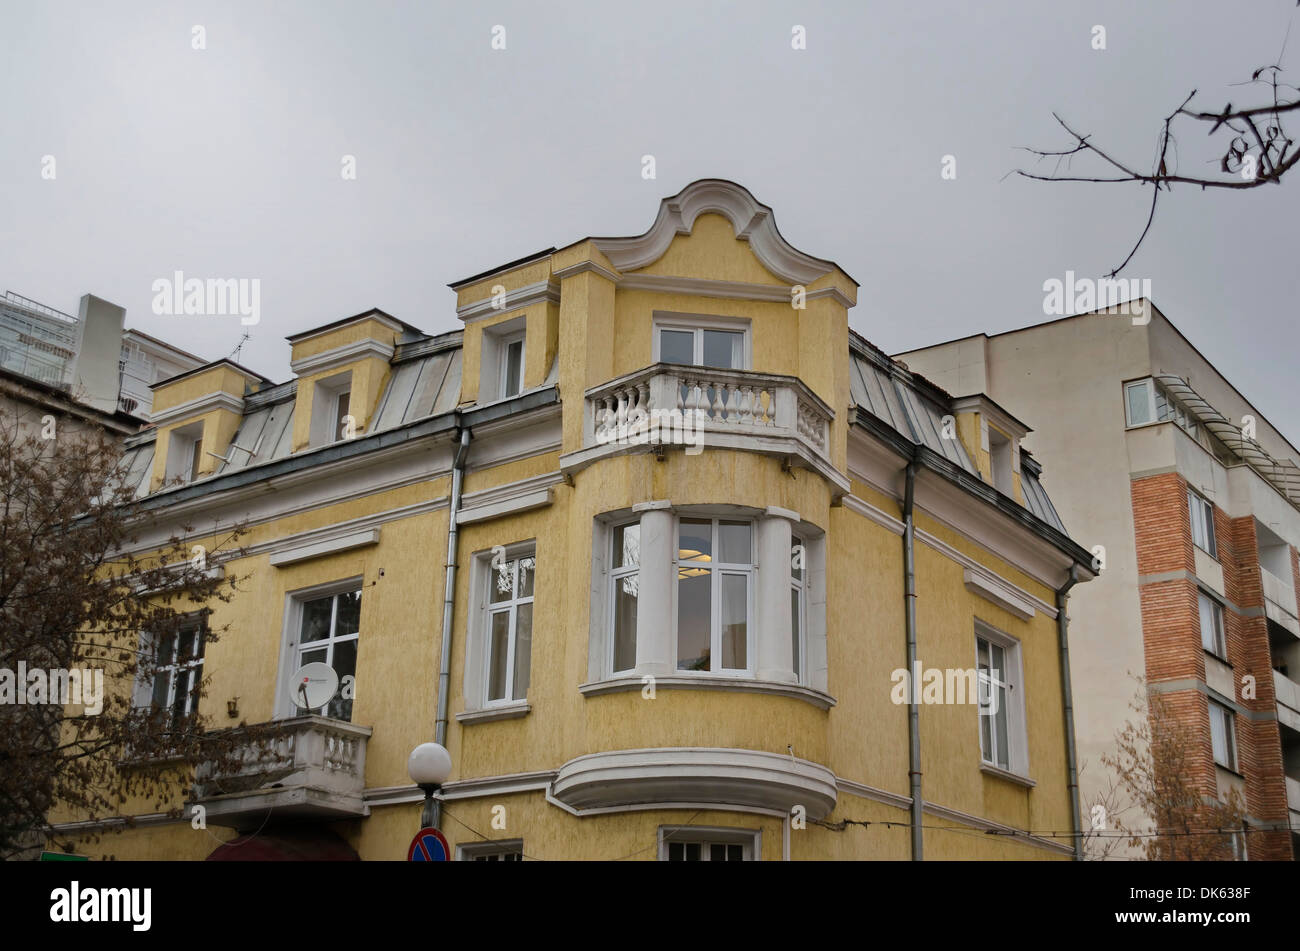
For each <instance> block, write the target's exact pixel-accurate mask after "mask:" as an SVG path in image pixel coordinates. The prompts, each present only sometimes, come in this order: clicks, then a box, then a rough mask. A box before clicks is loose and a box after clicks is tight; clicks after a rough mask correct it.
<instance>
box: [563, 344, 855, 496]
mask: <svg viewBox="0 0 1300 951" xmlns="http://www.w3.org/2000/svg"><path fill="white" fill-rule="evenodd" d="M834 418H835V411H834V410H832V409H831V408H830V406H828V405H827V404H826V403H825V402H824V401H823V400H822V399H821V398H820V397H818V396H817V395H816V394H815V393H813V391H812V390H810V389H809V388H808V387H807V386H806V385H805V384H804V383H803V381H802V380H799V379H798V378H796V377H791V376H781V375H778V374H772V373H755V372H752V371H748V370H723V369H715V368H711V367H697V366H682V365H678V364H669V363H657V364H654V365H653V366H649V367H646V368H645V369H643V370H638V371H636V372H635V373H630V374H627V375H625V376H622V377H619V378H618V379H616V380H612V381H610V382H609V383H604V384H601V385H600V386H595V387H592V388H591V389H589V390H587V392H586V406H585V410H584V417H583V442H582V446H583V448H582V450H581V451H580V452H575V453H570V454H569V456H568V457H567V458H566V460H564V464H565V467H566V468H569V467H578V468H581V467H582V466H584V465H586V464H588V463H589V462H591V461H593V460H594V459H596V458H600V457H603V456H606V455H615V454H617V453H619V452H623V451H627V447H629V446H650V447H663V446H674V445H679V446H685V449H686V452H687V454H688V455H695V454H697V453H699V452H701V451H703V449H704V448H706V447H708V448H729V449H742V450H748V451H752V452H766V453H772V454H776V455H782V456H797V457H799V458H800V459H802V460H803V461H804V463H805V464H806V465H807V466H808V467H809V468H814V469H818V470H821V471H824V472H825V473H826V474H828V475H829V474H831V473H833V472H834V468H833V466H832V465H831V461H830V454H829V443H830V426H831V421H832V420H833V419H834ZM836 481H842V479H836Z"/></svg>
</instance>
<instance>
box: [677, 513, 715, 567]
mask: <svg viewBox="0 0 1300 951" xmlns="http://www.w3.org/2000/svg"><path fill="white" fill-rule="evenodd" d="M677 560H678V561H679V562H686V561H703V562H709V561H712V560H713V523H712V522H710V521H709V520H708V519H707V518H706V519H699V518H684V519H682V520H681V525H680V526H679V528H678V532H677ZM678 577H689V574H684V573H683V572H680V571H679V572H678Z"/></svg>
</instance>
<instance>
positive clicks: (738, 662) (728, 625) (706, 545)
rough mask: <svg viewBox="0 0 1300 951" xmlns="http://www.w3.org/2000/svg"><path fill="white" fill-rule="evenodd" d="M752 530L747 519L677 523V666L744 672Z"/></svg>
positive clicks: (747, 631)
mask: <svg viewBox="0 0 1300 951" xmlns="http://www.w3.org/2000/svg"><path fill="white" fill-rule="evenodd" d="M753 536H754V531H753V525H752V523H750V522H747V521H730V520H727V519H699V518H683V519H681V520H680V521H679V523H678V549H677V667H678V669H679V670H699V671H715V672H717V671H740V670H747V669H749V662H750V650H749V632H750V623H749V619H750V614H751V611H750V600H751V595H752V584H751V579H752V576H753V573H754V554H753V552H754V538H753Z"/></svg>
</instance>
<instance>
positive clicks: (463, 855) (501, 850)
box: [456, 839, 524, 862]
mask: <svg viewBox="0 0 1300 951" xmlns="http://www.w3.org/2000/svg"><path fill="white" fill-rule="evenodd" d="M523 860H524V840H523V839H496V840H494V841H490V842H467V843H465V844H464V845H458V846H456V861H457V862H522V861H523Z"/></svg>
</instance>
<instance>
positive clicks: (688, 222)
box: [592, 179, 834, 285]
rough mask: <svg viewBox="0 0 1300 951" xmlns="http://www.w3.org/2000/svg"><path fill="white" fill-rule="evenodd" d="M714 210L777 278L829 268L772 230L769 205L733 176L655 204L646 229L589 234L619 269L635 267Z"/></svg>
mask: <svg viewBox="0 0 1300 951" xmlns="http://www.w3.org/2000/svg"><path fill="white" fill-rule="evenodd" d="M707 212H716V213H718V214H721V215H723V216H724V217H725V218H727V220H728V221H730V222H731V225H732V227H733V228H734V229H735V232H736V237H737V238H739V239H741V240H743V241H748V242H749V244H750V247H751V249H752V250H753V252H754V256H755V257H757V258H758V260H759V261H760V262H761V263H762V265H763V266H764V267H765V268H767V269H768V270H769V271H771V272H772V273H773V274H775V275H776V276H777V277H779V278H781V279H782V280H786V281H790V282H791V283H792V284H803V285H807V284H811V283H812V282H813V281H815V280H817V278H819V277H822V276H823V275H825V274H827V273H829V272H830V270H831V269H832V267H833V266H834V265H832V264H831V263H830V262H827V261H822V260H819V259H818V258H814V257H812V256H810V255H807V254H804V253H803V252H802V251H799V250H797V249H796V248H794V247H793V246H791V245H790V244H789V243H787V242H786V240H785V239H784V238H782V237H781V233H780V232H779V231H777V228H776V223H775V221H774V220H773V217H772V209H771V208H769V207H767V206H766V205H764V204H762V203H760V202H759V201H758V200H757V199H755V198H754V196H753V195H751V194H750V193H749V191H748V190H747V189H745V188H743V187H741V186H740V185H737V184H736V183H735V182H728V181H723V180H721V179H702V180H700V181H697V182H692V183H691V184H689V185H687V186H686V187H685V188H683V189H682V190H681V191H680V192H678V193H677V194H676V195H674V196H672V197H671V198H665V199H664V200H663V201H662V202H660V204H659V214H658V216H657V217H656V218H655V221H654V224H653V225H651V226H650V230H649V231H647V232H646V233H645V234H643V235H639V236H637V237H631V238H593V239H592V243H593V244H595V245H596V247H597V248H599V249H600V250H601V252H603V253H604V255H605V257H607V258H608V259H609V262H610V263H611V264H613V265H614V267H615V268H617V269H618V270H620V271H635V270H637V269H639V268H643V267H645V266H647V265H649V264H653V263H654V262H655V261H657V260H659V258H661V257H663V255H664V253H665V252H666V251H667V250H668V247H669V245H670V244H672V240H673V238H674V237H675V236H677V235H679V234H690V233H691V229H692V228H694V226H695V221H696V219H697V218H699V216H700V215H702V214H705V213H707Z"/></svg>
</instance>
